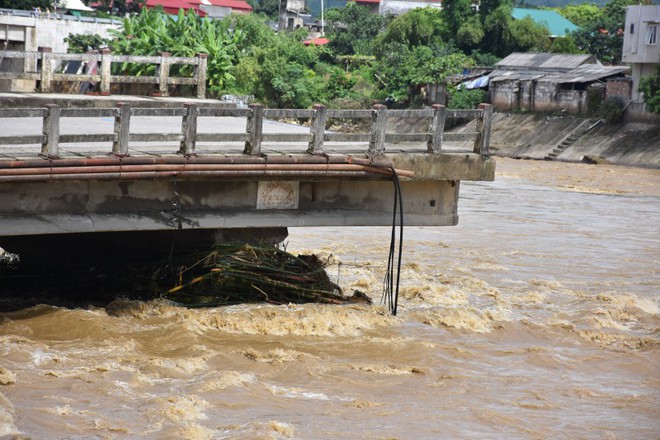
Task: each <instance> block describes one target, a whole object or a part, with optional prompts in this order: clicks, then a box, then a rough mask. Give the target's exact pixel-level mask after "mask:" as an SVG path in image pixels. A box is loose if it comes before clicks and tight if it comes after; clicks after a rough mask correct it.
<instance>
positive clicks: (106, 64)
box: [101, 48, 112, 95]
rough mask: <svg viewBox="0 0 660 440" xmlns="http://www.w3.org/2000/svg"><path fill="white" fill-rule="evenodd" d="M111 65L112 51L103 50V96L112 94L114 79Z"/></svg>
mask: <svg viewBox="0 0 660 440" xmlns="http://www.w3.org/2000/svg"><path fill="white" fill-rule="evenodd" d="M111 64H112V54H111V53H110V49H108V48H105V49H101V95H109V94H110V79H111V78H112V71H111V69H110V67H111Z"/></svg>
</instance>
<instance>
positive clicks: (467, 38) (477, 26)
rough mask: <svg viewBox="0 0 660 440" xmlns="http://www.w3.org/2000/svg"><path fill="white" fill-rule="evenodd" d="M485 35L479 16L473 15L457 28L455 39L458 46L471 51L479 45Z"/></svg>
mask: <svg viewBox="0 0 660 440" xmlns="http://www.w3.org/2000/svg"><path fill="white" fill-rule="evenodd" d="M485 35H486V34H485V32H484V27H483V25H482V24H481V20H480V19H479V16H478V15H473V16H471V17H470V18H469V19H468V20H467V21H465V22H464V23H463V24H462V25H461V27H459V28H458V30H457V31H456V34H455V40H456V44H457V45H458V47H460V48H461V49H464V50H466V51H470V52H471V51H473V50H474V48H477V47H480V46H481V42H482V41H483V39H484V36H485Z"/></svg>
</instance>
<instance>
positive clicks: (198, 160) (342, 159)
mask: <svg viewBox="0 0 660 440" xmlns="http://www.w3.org/2000/svg"><path fill="white" fill-rule="evenodd" d="M254 163H282V164H288V163H291V164H296V163H300V164H326V163H333V164H334V163H355V164H359V165H378V166H391V164H388V163H385V162H380V163H378V162H373V161H371V160H369V159H364V158H357V157H354V156H352V155H343V154H340V155H327V156H325V155H324V156H314V155H301V156H296V155H272V156H266V157H262V156H249V155H218V156H180V155H172V156H158V157H152V156H150V157H144V156H141V157H135V156H125V157H119V156H107V157H94V158H75V159H74V158H67V159H46V158H44V159H29V160H6V161H5V160H0V169H7V168H58V167H71V166H97V165H115V164H122V165H151V164H254Z"/></svg>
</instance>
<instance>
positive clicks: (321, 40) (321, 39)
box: [303, 37, 330, 46]
mask: <svg viewBox="0 0 660 440" xmlns="http://www.w3.org/2000/svg"><path fill="white" fill-rule="evenodd" d="M329 42H330V40H328V39H327V38H324V37H318V38H312V39H311V40H305V41H303V44H305V45H306V46H309V45H310V44H315V45H316V46H323V45H324V44H328V43H329Z"/></svg>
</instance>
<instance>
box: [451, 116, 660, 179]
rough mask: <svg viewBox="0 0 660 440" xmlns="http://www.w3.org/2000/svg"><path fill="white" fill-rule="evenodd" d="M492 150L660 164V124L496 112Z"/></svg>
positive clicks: (564, 158)
mask: <svg viewBox="0 0 660 440" xmlns="http://www.w3.org/2000/svg"><path fill="white" fill-rule="evenodd" d="M459 130H468V131H469V130H470V128H469V127H461V128H460V129H459ZM490 151H491V154H493V155H495V156H505V157H514V158H520V159H539V160H541V159H546V160H558V161H567V162H590V163H612V164H616V165H628V166H637V167H651V168H660V124H657V123H641V122H625V123H617V124H608V123H606V122H604V121H602V120H599V119H588V118H578V117H574V116H568V115H543V114H520V113H495V115H494V118H493V125H492V131H491V140H490Z"/></svg>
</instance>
